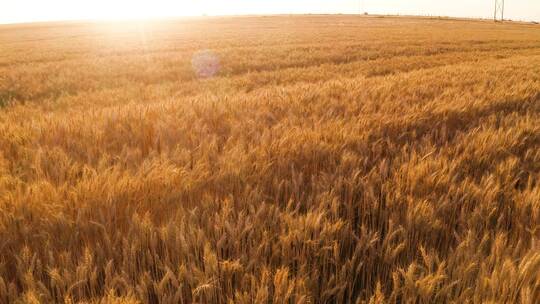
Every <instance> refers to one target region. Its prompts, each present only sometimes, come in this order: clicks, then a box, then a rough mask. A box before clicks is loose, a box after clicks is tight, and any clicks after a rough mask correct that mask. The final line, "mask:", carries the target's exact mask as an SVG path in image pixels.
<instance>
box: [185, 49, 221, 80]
mask: <svg viewBox="0 0 540 304" xmlns="http://www.w3.org/2000/svg"><path fill="white" fill-rule="evenodd" d="M191 65H192V67H193V70H194V71H195V74H197V76H198V77H200V78H210V77H213V76H215V75H216V74H217V73H218V72H219V67H220V64H219V57H218V56H217V55H216V54H215V53H214V52H212V51H210V50H203V51H199V52H197V53H195V54H194V55H193V58H192V59H191Z"/></svg>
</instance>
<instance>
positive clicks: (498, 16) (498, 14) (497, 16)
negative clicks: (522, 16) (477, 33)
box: [493, 0, 504, 22]
mask: <svg viewBox="0 0 540 304" xmlns="http://www.w3.org/2000/svg"><path fill="white" fill-rule="evenodd" d="M493 20H495V22H497V21H504V0H495V12H494V13H493Z"/></svg>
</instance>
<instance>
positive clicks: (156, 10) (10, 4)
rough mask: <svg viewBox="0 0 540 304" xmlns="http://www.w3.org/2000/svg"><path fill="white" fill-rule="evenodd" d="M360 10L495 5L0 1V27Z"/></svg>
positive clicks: (514, 10)
mask: <svg viewBox="0 0 540 304" xmlns="http://www.w3.org/2000/svg"><path fill="white" fill-rule="evenodd" d="M362 2H364V4H363V5H362ZM362 7H365V10H366V11H368V12H369V13H379V14H411V15H440V16H460V17H484V18H489V17H492V15H493V7H494V0H445V1H443V0H364V1H362V0H310V1H308V0H92V1H89V0H0V23H11V22H29V21H41V20H66V19H117V18H118V19H124V18H139V17H161V16H190V15H195V16H197V15H201V14H208V15H229V14H276V13H357V12H359V10H364V9H363V8H362ZM505 17H507V18H509V19H515V20H525V21H530V20H537V21H540V0H506V11H505Z"/></svg>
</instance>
